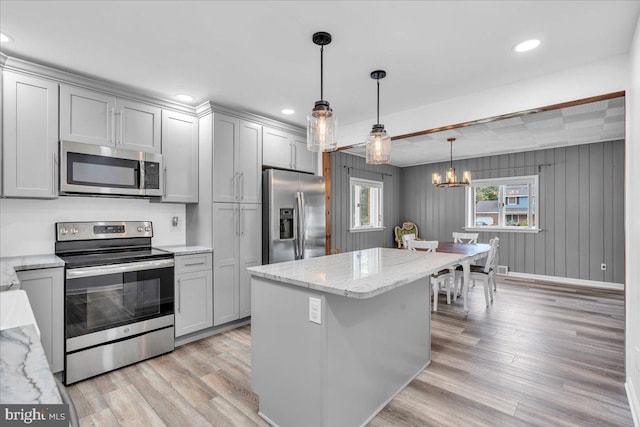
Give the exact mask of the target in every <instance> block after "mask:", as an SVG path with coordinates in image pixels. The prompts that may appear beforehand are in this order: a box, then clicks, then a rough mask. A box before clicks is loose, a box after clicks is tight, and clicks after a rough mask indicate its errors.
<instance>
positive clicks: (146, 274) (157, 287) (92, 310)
mask: <svg viewBox="0 0 640 427" xmlns="http://www.w3.org/2000/svg"><path fill="white" fill-rule="evenodd" d="M173 265H174V261H173V259H160V260H149V261H140V262H132V263H125V264H115V265H106V266H96V267H86V268H74V269H67V274H66V281H65V311H66V316H65V319H66V320H65V335H66V343H67V349H66V350H67V352H72V351H76V350H79V349H82V348H86V347H90V346H93V345H98V344H103V343H105V342H107V341H112V340H117V339H121V338H125V337H128V336H133V335H135V334H139V333H144V332H147V331H149V330H153V329H158V328H161V327H166V326H170V325H173V323H174V316H173V313H174V311H173V310H174V304H173V293H174V267H173ZM123 325H129V326H127V327H125V328H123V327H121V326H123Z"/></svg>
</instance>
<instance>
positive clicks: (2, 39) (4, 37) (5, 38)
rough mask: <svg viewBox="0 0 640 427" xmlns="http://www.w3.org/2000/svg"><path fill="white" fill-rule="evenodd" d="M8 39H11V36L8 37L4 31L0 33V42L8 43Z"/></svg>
mask: <svg viewBox="0 0 640 427" xmlns="http://www.w3.org/2000/svg"><path fill="white" fill-rule="evenodd" d="M10 41H13V39H12V38H11V37H9V36H8V35H6V34H5V33H0V42H2V43H8V42H10Z"/></svg>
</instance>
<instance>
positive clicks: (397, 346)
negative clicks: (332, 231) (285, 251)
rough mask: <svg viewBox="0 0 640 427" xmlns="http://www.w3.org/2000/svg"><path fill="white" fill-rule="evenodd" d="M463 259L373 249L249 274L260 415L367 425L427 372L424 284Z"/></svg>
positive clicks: (293, 422)
mask: <svg viewBox="0 0 640 427" xmlns="http://www.w3.org/2000/svg"><path fill="white" fill-rule="evenodd" d="M460 258H461V256H460V255H458V254H445V253H424V252H413V251H407V250H399V249H387V248H374V249H367V250H361V251H355V252H348V253H342V254H336V255H330V256H324V257H319V258H311V259H305V260H298V261H289V262H283V263H278V264H270V265H263V266H259V267H252V268H249V269H247V270H248V272H249V274H251V276H252V278H251V293H252V300H251V303H252V307H251V308H252V320H251V325H252V326H251V381H252V387H253V391H254V392H255V393H256V394H257V395H258V397H259V399H260V402H259V413H260V415H261V416H262V417H263V418H265V419H266V420H267V421H268V422H270V423H271V424H273V425H278V426H282V427H285V426H300V425H304V426H359V425H364V424H366V423H367V422H369V421H370V420H371V419H372V418H373V417H374V416H375V415H376V414H377V413H378V412H379V411H380V410H381V409H382V408H383V407H384V406H385V405H386V404H387V403H388V402H389V401H390V400H391V399H393V397H394V396H395V395H396V394H398V393H399V392H400V391H401V390H402V389H403V388H404V387H405V386H406V385H407V384H409V383H410V382H411V380H412V379H413V378H414V377H415V376H416V375H418V374H419V373H420V372H421V371H422V370H423V369H424V368H425V367H426V366H427V365H428V364H429V362H430V359H431V348H430V347H431V336H430V333H431V329H430V327H431V326H430V325H431V323H430V303H429V300H430V298H429V296H430V283H429V280H430V279H429V276H430V275H431V274H432V273H434V272H436V271H439V270H440V269H442V268H445V267H447V266H449V265H451V264H455V263H456V262H457V261H459V260H460Z"/></svg>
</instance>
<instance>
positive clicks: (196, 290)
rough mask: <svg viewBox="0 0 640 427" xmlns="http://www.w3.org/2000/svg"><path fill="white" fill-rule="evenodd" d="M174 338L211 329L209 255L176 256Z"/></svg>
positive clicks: (211, 289)
mask: <svg viewBox="0 0 640 427" xmlns="http://www.w3.org/2000/svg"><path fill="white" fill-rule="evenodd" d="M175 260H176V266H175V274H176V280H175V313H176V314H175V316H176V323H175V331H176V332H175V334H176V337H180V336H183V335H187V334H190V333H193V332H198V331H200V330H203V329H206V328H209V327H211V326H213V272H212V270H211V263H212V259H211V254H210V253H204V254H195V255H176V257H175Z"/></svg>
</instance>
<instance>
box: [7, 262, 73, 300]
mask: <svg viewBox="0 0 640 427" xmlns="http://www.w3.org/2000/svg"><path fill="white" fill-rule="evenodd" d="M53 267H64V261H63V260H61V259H60V258H58V257H57V256H56V255H55V254H42V255H26V256H15V257H4V258H0V291H6V290H9V289H19V288H20V280H18V275H17V274H16V271H24V270H38V269H41V268H53Z"/></svg>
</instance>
